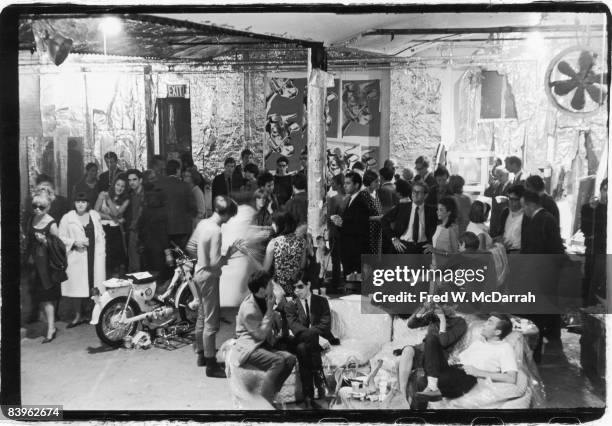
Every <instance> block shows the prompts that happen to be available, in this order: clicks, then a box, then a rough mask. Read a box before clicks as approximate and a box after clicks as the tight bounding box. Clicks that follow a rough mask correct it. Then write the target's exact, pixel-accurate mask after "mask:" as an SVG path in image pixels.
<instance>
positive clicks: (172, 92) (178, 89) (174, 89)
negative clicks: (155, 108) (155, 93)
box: [168, 84, 187, 98]
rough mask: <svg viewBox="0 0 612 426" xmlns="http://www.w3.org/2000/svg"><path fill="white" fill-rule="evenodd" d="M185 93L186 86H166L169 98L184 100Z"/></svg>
mask: <svg viewBox="0 0 612 426" xmlns="http://www.w3.org/2000/svg"><path fill="white" fill-rule="evenodd" d="M186 93H187V85H186V84H169V85H168V97H169V98H184V97H185V94H186Z"/></svg>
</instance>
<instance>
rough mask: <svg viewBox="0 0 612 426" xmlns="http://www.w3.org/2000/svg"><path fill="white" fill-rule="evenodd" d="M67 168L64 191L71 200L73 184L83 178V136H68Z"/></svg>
mask: <svg viewBox="0 0 612 426" xmlns="http://www.w3.org/2000/svg"><path fill="white" fill-rule="evenodd" d="M67 168H68V170H67V171H66V191H67V192H68V199H69V200H72V196H73V195H74V194H73V193H72V191H73V189H74V186H75V185H76V184H77V183H79V181H80V180H81V179H82V178H83V169H84V164H83V138H82V137H69V138H68V164H67Z"/></svg>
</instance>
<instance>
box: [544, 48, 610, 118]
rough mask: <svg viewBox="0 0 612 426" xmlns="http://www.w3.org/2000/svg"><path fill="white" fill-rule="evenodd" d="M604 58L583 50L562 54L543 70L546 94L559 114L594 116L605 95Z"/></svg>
mask: <svg viewBox="0 0 612 426" xmlns="http://www.w3.org/2000/svg"><path fill="white" fill-rule="evenodd" d="M606 70H607V64H606V63H605V58H603V60H602V58H601V57H600V55H599V54H598V53H597V52H595V51H594V50H592V49H590V48H588V47H584V46H574V47H570V48H568V49H565V50H563V51H562V52H560V53H559V54H558V55H557V56H555V57H554V58H553V60H552V61H551V62H550V64H549V65H548V69H547V70H546V81H545V87H546V94H547V95H548V98H549V99H550V101H551V102H552V104H553V105H554V106H555V107H557V108H559V109H560V110H561V111H563V112H565V113H568V114H571V115H576V116H581V117H584V116H587V115H590V114H594V113H596V112H597V110H598V109H599V107H601V106H602V105H603V104H604V103H605V100H606V96H607V95H608V87H607V84H608V73H607V72H606Z"/></svg>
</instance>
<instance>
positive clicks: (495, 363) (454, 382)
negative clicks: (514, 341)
mask: <svg viewBox="0 0 612 426" xmlns="http://www.w3.org/2000/svg"><path fill="white" fill-rule="evenodd" d="M511 332H512V321H510V318H509V317H508V316H507V315H505V314H497V313H493V314H491V316H490V317H489V319H488V320H487V321H486V322H485V324H484V325H483V327H482V331H481V335H482V337H483V339H484V340H477V341H475V342H473V343H472V344H471V345H470V346H468V348H467V349H466V350H465V351H463V352H461V353H460V354H459V361H460V363H461V364H457V365H448V362H447V361H446V358H445V357H444V351H443V348H442V345H441V344H440V340H439V337H438V335H437V334H433V333H430V334H428V336H427V337H426V339H425V372H426V374H427V388H425V390H424V391H423V392H420V393H419V394H420V395H423V396H427V397H438V396H441V395H442V396H445V397H447V398H457V397H459V396H461V395H464V394H466V393H467V392H469V391H470V389H471V388H472V387H473V386H474V385H475V384H476V379H477V378H483V379H490V380H491V381H493V382H504V383H512V384H515V383H516V378H517V375H518V365H517V362H516V355H515V354H514V349H513V348H512V345H510V344H509V343H508V342H506V341H504V338H505V337H506V336H507V335H508V334H510V333H511Z"/></svg>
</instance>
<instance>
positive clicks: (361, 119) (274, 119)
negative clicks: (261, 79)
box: [264, 77, 381, 175]
mask: <svg viewBox="0 0 612 426" xmlns="http://www.w3.org/2000/svg"><path fill="white" fill-rule="evenodd" d="M341 87H342V102H340V88H341ZM307 89H308V88H307V86H306V79H305V78H285V77H272V78H269V79H268V80H267V82H266V89H265V95H266V126H265V138H266V143H265V153H264V155H265V164H266V168H267V169H268V170H274V169H275V168H276V159H277V158H278V157H279V156H281V155H284V156H286V157H287V158H288V159H289V171H290V172H291V171H296V170H298V168H299V154H300V152H301V151H302V150H303V149H304V148H306V145H307V144H306V140H307V136H308V135H307V124H308V111H307V105H306V102H307V98H308V93H307ZM341 108H342V111H341ZM340 117H342V122H340V120H341V118H340ZM380 121H381V117H380V80H350V81H348V80H347V81H343V82H341V81H340V79H334V87H333V88H329V89H328V90H327V98H326V104H325V125H326V136H327V139H328V147H329V146H330V144H331V141H329V139H342V138H346V137H352V136H357V137H379V136H380ZM340 145H341V146H342V147H344V148H346V149H348V150H349V151H347V152H344V151H343V150H342V149H341V148H340V146H334V148H333V150H336V149H340V153H339V155H338V158H340V157H343V158H344V157H346V156H349V157H351V158H354V157H355V156H356V158H359V159H361V157H362V155H366V159H365V160H366V162H368V163H372V162H373V161H374V162H375V163H377V162H378V157H377V156H376V155H377V152H378V148H377V147H365V148H366V149H365V151H364V152H361V151H362V148H361V147H360V144H359V143H349V144H340ZM355 147H359V149H357V148H355ZM353 148H355V149H354V150H353ZM333 150H331V151H333ZM328 151H330V150H328ZM331 151H330V152H331ZM370 151H371V153H370V154H367V153H368V152H370ZM332 156H333V155H332ZM329 158H330V156H329V155H328V159H329ZM340 161H344V160H340ZM355 161H357V160H355ZM353 162H354V161H353ZM351 164H352V163H351ZM332 167H335V166H332ZM332 175H333V174H332Z"/></svg>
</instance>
